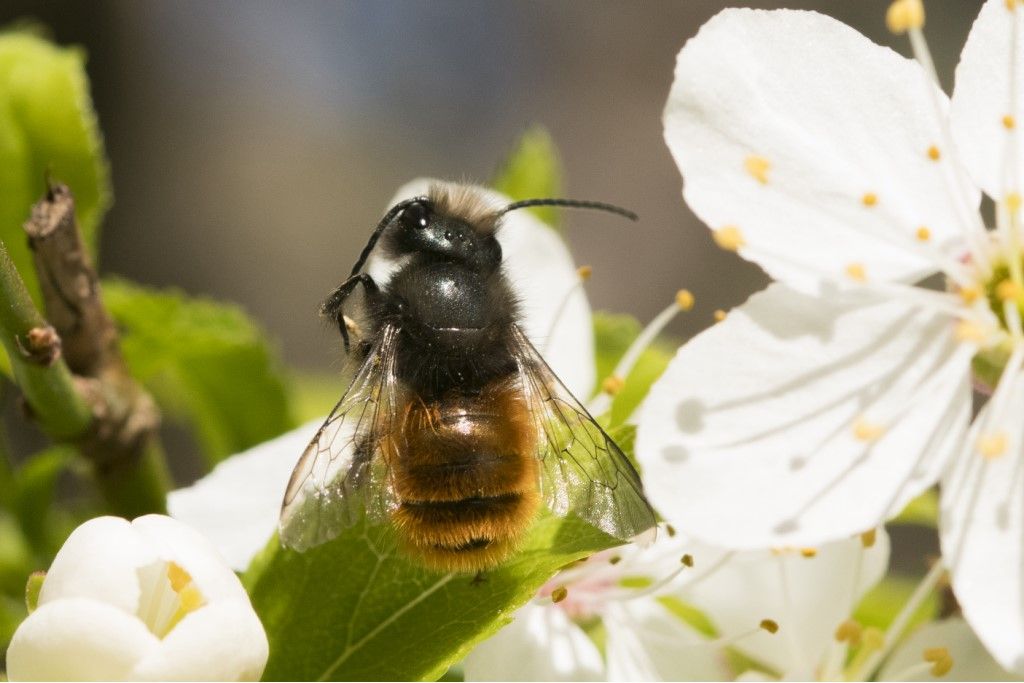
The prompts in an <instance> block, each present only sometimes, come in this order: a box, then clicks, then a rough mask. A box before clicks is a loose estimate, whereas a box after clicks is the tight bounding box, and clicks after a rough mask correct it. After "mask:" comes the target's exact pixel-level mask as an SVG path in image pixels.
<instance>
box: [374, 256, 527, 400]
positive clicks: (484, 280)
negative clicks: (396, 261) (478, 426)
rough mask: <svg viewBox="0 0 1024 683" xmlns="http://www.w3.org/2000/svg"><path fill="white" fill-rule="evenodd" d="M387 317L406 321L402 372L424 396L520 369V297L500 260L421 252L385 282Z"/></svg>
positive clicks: (398, 364) (399, 354)
mask: <svg viewBox="0 0 1024 683" xmlns="http://www.w3.org/2000/svg"><path fill="white" fill-rule="evenodd" d="M381 295H382V296H381V297H380V300H379V301H380V304H381V309H380V311H379V312H380V320H381V322H382V323H383V322H392V323H393V324H395V326H396V327H397V328H398V329H399V340H398V348H397V349H396V356H395V374H396V375H397V376H398V377H399V378H401V380H402V381H403V382H404V383H405V384H406V386H407V387H408V388H409V389H411V390H412V391H413V392H414V393H415V394H416V395H418V396H420V398H422V399H424V400H431V399H434V398H438V397H440V396H442V395H444V394H446V393H448V392H450V391H453V390H458V391H459V392H464V393H470V394H472V393H475V392H478V391H480V390H482V389H483V388H484V387H485V386H486V385H487V384H489V383H490V382H492V381H494V380H496V379H500V378H502V377H505V376H508V375H510V374H511V373H513V372H515V371H516V364H515V359H514V358H513V357H512V355H511V354H510V353H509V349H508V341H507V340H508V332H509V328H510V326H511V325H512V324H514V323H516V322H517V321H518V309H517V306H516V302H515V297H514V296H513V294H512V291H511V288H510V286H509V285H508V282H507V281H506V278H505V276H504V273H503V272H502V270H501V269H500V267H499V268H494V269H490V270H482V269H477V268H473V267H471V266H469V265H467V264H466V263H464V262H458V261H453V260H449V259H444V258H437V257H433V256H431V255H424V254H418V255H416V256H414V257H413V258H412V259H410V260H409V261H408V262H407V263H406V264H404V265H403V266H402V267H401V268H400V269H399V270H398V271H397V272H395V273H394V275H393V276H392V278H391V280H390V281H389V282H388V284H387V285H385V287H384V288H383V289H382V291H381Z"/></svg>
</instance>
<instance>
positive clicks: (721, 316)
mask: <svg viewBox="0 0 1024 683" xmlns="http://www.w3.org/2000/svg"><path fill="white" fill-rule="evenodd" d="M713 315H714V316H715V322H718V323H720V322H722V321H723V320H725V311H723V310H722V309H721V308H719V309H718V310H716V311H715V312H714V314H713Z"/></svg>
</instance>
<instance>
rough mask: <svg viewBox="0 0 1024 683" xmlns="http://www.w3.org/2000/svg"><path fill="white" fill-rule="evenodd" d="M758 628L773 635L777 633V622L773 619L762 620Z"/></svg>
mask: <svg viewBox="0 0 1024 683" xmlns="http://www.w3.org/2000/svg"><path fill="white" fill-rule="evenodd" d="M758 626H760V627H761V628H762V629H763V630H765V631H767V632H768V633H772V634H775V633H778V632H779V622H777V621H775V620H774V619H762V620H761V623H760V624H758Z"/></svg>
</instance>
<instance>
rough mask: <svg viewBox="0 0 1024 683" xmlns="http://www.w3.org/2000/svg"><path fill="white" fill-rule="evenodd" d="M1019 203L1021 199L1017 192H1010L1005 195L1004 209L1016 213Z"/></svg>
mask: <svg viewBox="0 0 1024 683" xmlns="http://www.w3.org/2000/svg"><path fill="white" fill-rule="evenodd" d="M1020 203H1021V199H1020V194H1019V193H1017V192H1011V193H1010V194H1008V195H1006V209H1007V210H1008V211H1010V213H1016V212H1017V211H1019V210H1020Z"/></svg>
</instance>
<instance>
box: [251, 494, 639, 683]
mask: <svg viewBox="0 0 1024 683" xmlns="http://www.w3.org/2000/svg"><path fill="white" fill-rule="evenodd" d="M618 543H619V541H616V540H615V539H612V538H611V537H609V536H606V535H604V534H602V533H601V532H600V531H598V530H596V529H594V528H593V527H591V526H590V525H588V524H586V523H584V522H582V521H579V520H576V519H562V518H559V517H555V516H553V515H551V514H550V513H547V512H544V513H542V514H541V516H540V517H539V518H538V521H537V522H536V524H535V525H534V527H533V529H532V530H531V532H530V533H529V535H528V537H527V539H526V541H525V542H524V544H523V547H522V549H521V551H520V552H519V553H517V554H516V555H515V556H513V557H512V558H511V559H510V560H509V561H507V562H506V563H504V564H503V565H501V566H500V567H498V568H497V569H494V570H492V571H488V572H487V573H486V574H485V575H484V576H483V577H482V581H474V577H473V576H471V575H465V574H449V575H440V574H436V573H433V572H430V571H427V570H425V569H422V568H420V567H419V566H418V565H417V564H414V563H412V562H410V561H409V560H407V559H405V557H404V556H402V555H399V554H397V551H396V550H395V546H394V540H393V537H392V535H391V533H389V531H388V529H387V528H386V527H369V528H367V527H364V526H363V525H361V524H360V525H357V526H356V527H354V528H352V529H349V530H348V531H346V532H345V533H344V534H342V536H340V537H339V538H337V539H335V540H334V541H331V542H330V543H327V544H325V545H322V546H319V547H317V548H313V549H312V550H309V551H307V552H305V553H296V552H294V551H291V550H285V549H282V548H281V547H280V546H279V545H278V543H277V539H276V538H275V539H273V540H272V541H271V543H270V544H269V545H268V547H267V549H266V550H264V551H263V554H262V555H260V556H258V557H257V558H256V559H255V560H254V561H253V564H252V565H251V566H250V568H249V571H248V572H247V573H246V574H245V576H244V577H243V581H244V582H245V584H246V586H247V588H248V589H249V594H250V596H251V597H252V602H253V606H254V607H255V608H256V612H257V613H258V614H259V616H260V619H261V620H262V621H263V625H264V627H265V628H266V629H267V635H268V637H269V638H270V661H269V662H268V663H267V669H266V673H265V674H264V679H265V680H397V681H403V680H436V679H437V678H439V677H440V676H442V675H443V674H444V673H445V671H446V670H447V669H448V667H449V666H451V665H452V664H454V663H455V662H458V661H459V660H460V659H461V658H462V657H464V656H465V655H466V653H468V652H469V650H470V648H472V646H473V645H475V644H476V643H478V642H480V641H481V640H483V639H484V638H487V637H488V636H490V635H491V634H493V633H495V632H496V631H497V630H498V629H499V628H501V627H502V626H503V625H505V624H506V623H508V622H509V621H510V620H511V616H512V613H513V612H514V611H515V610H516V609H517V608H518V607H520V606H521V605H523V604H524V603H525V602H526V601H528V600H529V599H530V598H531V597H533V595H534V594H535V593H536V591H537V589H538V588H540V586H541V585H542V584H543V583H544V582H545V581H547V580H548V579H549V578H550V577H551V576H553V575H554V574H555V572H556V571H558V569H559V568H561V567H563V566H564V565H566V564H568V563H570V562H573V561H575V560H578V559H580V558H583V557H586V556H587V555H590V554H591V553H593V552H596V551H598V550H602V549H604V548H608V547H611V546H614V545H617V544H618Z"/></svg>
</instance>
